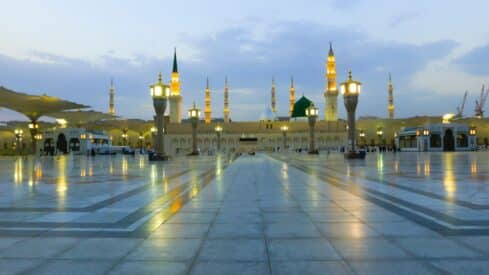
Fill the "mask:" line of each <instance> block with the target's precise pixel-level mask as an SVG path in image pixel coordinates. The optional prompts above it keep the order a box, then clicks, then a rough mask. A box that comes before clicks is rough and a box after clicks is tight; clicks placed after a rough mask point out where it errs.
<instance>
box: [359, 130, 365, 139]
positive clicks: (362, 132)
mask: <svg viewBox="0 0 489 275" xmlns="http://www.w3.org/2000/svg"><path fill="white" fill-rule="evenodd" d="M358 135H359V136H360V137H362V138H363V137H365V132H364V131H363V130H360V134H358Z"/></svg>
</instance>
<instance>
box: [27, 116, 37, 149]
mask: <svg viewBox="0 0 489 275" xmlns="http://www.w3.org/2000/svg"><path fill="white" fill-rule="evenodd" d="M38 130H39V124H38V123H37V121H35V120H33V121H32V122H31V123H29V131H30V132H31V138H32V150H33V151H34V154H37V141H36V135H37V131H38Z"/></svg>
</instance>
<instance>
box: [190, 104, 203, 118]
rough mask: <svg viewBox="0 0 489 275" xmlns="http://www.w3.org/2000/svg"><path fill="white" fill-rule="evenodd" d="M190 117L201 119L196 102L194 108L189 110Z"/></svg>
mask: <svg viewBox="0 0 489 275" xmlns="http://www.w3.org/2000/svg"><path fill="white" fill-rule="evenodd" d="M188 116H189V117H190V118H199V117H200V109H199V108H197V106H195V102H194V105H193V107H192V108H190V109H189V110H188Z"/></svg>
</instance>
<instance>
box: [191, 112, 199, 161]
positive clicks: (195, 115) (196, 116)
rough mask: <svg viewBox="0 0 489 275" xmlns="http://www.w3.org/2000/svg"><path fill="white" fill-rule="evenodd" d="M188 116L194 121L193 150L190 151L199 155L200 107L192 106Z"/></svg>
mask: <svg viewBox="0 0 489 275" xmlns="http://www.w3.org/2000/svg"><path fill="white" fill-rule="evenodd" d="M188 116H189V118H190V122H191V123H192V152H191V153H190V156H198V155H199V151H198V150H197V123H198V122H199V118H200V109H199V108H197V106H195V102H194V105H193V106H192V108H190V109H189V110H188Z"/></svg>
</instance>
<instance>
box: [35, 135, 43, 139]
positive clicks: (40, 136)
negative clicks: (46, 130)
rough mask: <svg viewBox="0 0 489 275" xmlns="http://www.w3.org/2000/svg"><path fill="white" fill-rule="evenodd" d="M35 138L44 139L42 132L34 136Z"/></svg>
mask: <svg viewBox="0 0 489 275" xmlns="http://www.w3.org/2000/svg"><path fill="white" fill-rule="evenodd" d="M34 139H35V140H41V139H42V134H37V135H35V136H34Z"/></svg>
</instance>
